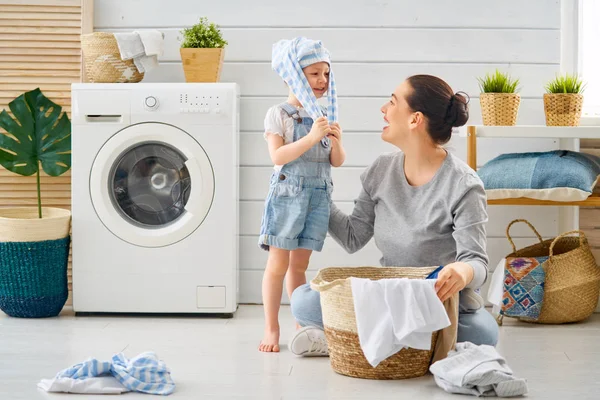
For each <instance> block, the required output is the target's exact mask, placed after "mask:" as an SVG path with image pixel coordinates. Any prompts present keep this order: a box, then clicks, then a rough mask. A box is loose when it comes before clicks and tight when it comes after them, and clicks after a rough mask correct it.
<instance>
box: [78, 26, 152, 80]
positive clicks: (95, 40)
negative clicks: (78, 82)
mask: <svg viewBox="0 0 600 400" xmlns="http://www.w3.org/2000/svg"><path fill="white" fill-rule="evenodd" d="M81 51H82V53H83V64H84V68H85V75H86V79H87V81H88V82H92V83H136V82H139V81H141V80H142V79H143V78H144V74H143V73H141V72H139V71H138V69H137V67H136V66H135V64H134V63H133V60H122V59H121V53H120V52H119V46H118V45H117V39H115V35H114V34H112V33H107V32H94V33H89V34H84V35H81Z"/></svg>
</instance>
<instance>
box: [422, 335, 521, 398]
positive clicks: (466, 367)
mask: <svg viewBox="0 0 600 400" xmlns="http://www.w3.org/2000/svg"><path fill="white" fill-rule="evenodd" d="M429 370H430V371H431V373H432V374H433V375H434V378H435V382H436V384H437V385H438V386H439V387H440V388H442V389H444V390H445V391H446V392H448V393H460V394H470V395H474V396H477V397H479V396H498V397H515V396H522V395H524V394H526V393H527V382H526V381H525V380H524V379H518V378H515V377H514V376H513V372H512V370H511V369H510V368H509V366H508V365H507V364H506V360H505V359H504V358H503V357H502V356H500V354H498V352H497V351H496V349H495V348H494V347H492V346H487V345H481V346H477V345H475V344H473V343H470V342H464V343H457V344H456V349H455V350H452V351H450V352H449V353H448V357H446V358H445V359H443V360H440V361H438V362H436V363H434V364H432V365H431V367H429Z"/></svg>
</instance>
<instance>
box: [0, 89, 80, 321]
mask: <svg viewBox="0 0 600 400" xmlns="http://www.w3.org/2000/svg"><path fill="white" fill-rule="evenodd" d="M8 107H9V108H10V111H11V112H12V116H11V115H10V114H9V113H8V112H7V111H6V110H2V112H1V113H0V128H2V129H3V130H4V131H6V132H5V133H0V165H2V166H3V167H4V168H6V169H7V170H9V171H12V172H14V173H16V174H19V175H23V176H31V175H34V174H35V175H36V178H37V179H36V181H37V193H38V206H37V207H10V208H9V207H5V208H0V309H1V310H2V311H4V312H5V313H6V314H8V315H10V316H13V317H28V318H40V317H51V316H56V315H58V314H59V313H60V311H61V310H62V308H63V307H64V304H65V302H66V301H67V296H68V283H67V265H68V258H69V245H70V239H71V238H70V233H69V232H70V226H71V212H70V211H69V210H67V209H62V208H46V207H42V200H41V189H40V172H41V171H40V169H43V170H44V172H45V173H46V174H48V175H50V176H60V175H62V174H64V173H65V172H67V171H68V170H69V169H70V168H71V122H70V121H69V118H68V116H67V114H65V113H62V107H61V106H59V105H58V104H55V103H54V102H52V101H51V100H50V99H48V98H47V97H46V96H44V95H43V93H42V92H41V91H40V89H39V88H38V89H35V90H32V91H29V92H26V93H23V94H22V95H20V96H19V97H17V98H16V99H14V100H12V101H11V102H10V103H9V105H8ZM0 132H1V131H0Z"/></svg>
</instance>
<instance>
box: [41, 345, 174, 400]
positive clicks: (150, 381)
mask: <svg viewBox="0 0 600 400" xmlns="http://www.w3.org/2000/svg"><path fill="white" fill-rule="evenodd" d="M38 387H39V388H40V389H43V390H45V391H47V392H62V393H86V394H122V393H126V392H132V391H133V392H140V393H146V394H156V395H169V394H171V393H173V391H174V390H175V383H174V382H173V379H172V378H171V372H170V371H169V369H168V368H167V366H166V364H165V363H164V362H163V361H161V360H159V359H158V357H157V356H156V354H155V353H154V352H144V353H141V354H139V355H138V356H136V357H134V358H132V359H128V358H126V357H125V356H124V355H123V354H122V353H119V354H116V355H114V356H113V357H112V360H111V361H98V360H97V359H95V358H90V359H88V360H86V361H84V362H82V363H79V364H76V365H73V366H72V367H69V368H67V369H65V370H63V371H60V372H59V373H58V374H57V375H56V376H55V377H54V378H53V379H42V381H41V382H40V383H38Z"/></svg>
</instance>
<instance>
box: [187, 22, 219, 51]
mask: <svg viewBox="0 0 600 400" xmlns="http://www.w3.org/2000/svg"><path fill="white" fill-rule="evenodd" d="M181 34H182V35H183V42H182V43H181V47H182V48H205V49H216V48H223V47H225V46H226V45H227V44H228V43H227V41H226V40H224V39H223V36H222V35H221V31H220V30H219V27H218V26H217V25H215V24H214V23H213V22H211V23H209V22H208V20H207V19H206V17H202V18H200V22H198V23H197V24H196V25H194V26H192V27H191V28H185V29H184V30H182V31H181Z"/></svg>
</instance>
